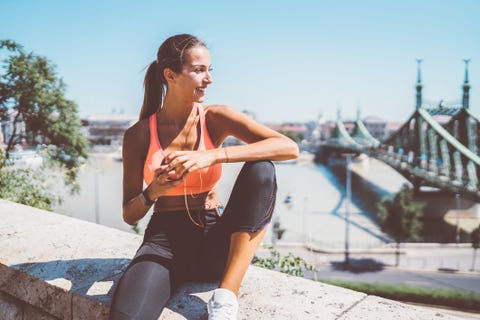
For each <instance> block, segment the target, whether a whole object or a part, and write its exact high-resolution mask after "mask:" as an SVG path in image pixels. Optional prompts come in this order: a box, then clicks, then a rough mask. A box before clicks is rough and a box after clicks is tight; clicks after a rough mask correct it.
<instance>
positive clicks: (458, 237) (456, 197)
mask: <svg viewBox="0 0 480 320" xmlns="http://www.w3.org/2000/svg"><path fill="white" fill-rule="evenodd" d="M455 200H456V201H455V202H456V206H457V210H455V242H456V243H457V244H458V243H459V242H460V225H459V211H460V201H461V199H460V193H456V194H455Z"/></svg>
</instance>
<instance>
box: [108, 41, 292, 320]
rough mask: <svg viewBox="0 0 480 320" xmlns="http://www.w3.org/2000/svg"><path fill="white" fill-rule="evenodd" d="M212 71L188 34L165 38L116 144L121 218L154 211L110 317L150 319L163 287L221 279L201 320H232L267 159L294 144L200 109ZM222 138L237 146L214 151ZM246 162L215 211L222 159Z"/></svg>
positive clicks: (230, 115) (264, 193)
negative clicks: (136, 111)
mask: <svg viewBox="0 0 480 320" xmlns="http://www.w3.org/2000/svg"><path fill="white" fill-rule="evenodd" d="M210 72H211V65H210V53H209V51H208V49H207V47H206V46H205V44H204V43H203V42H201V41H200V40H199V39H197V38H196V37H194V36H192V35H188V34H180V35H175V36H172V37H170V38H168V39H167V40H166V41H165V42H164V43H163V44H162V45H161V46H160V48H159V50H158V53H157V59H156V60H155V61H154V62H152V64H151V65H150V66H149V68H148V70H147V73H146V76H145V82H144V86H145V96H144V102H143V106H142V110H141V112H140V120H139V121H138V122H137V123H136V124H135V125H133V126H132V127H131V128H129V129H128V130H127V132H126V133H125V136H124V142H123V166H124V167H123V218H124V220H125V222H127V223H128V224H134V223H136V222H137V221H139V220H140V219H141V218H143V217H144V216H145V214H146V213H147V211H148V210H149V208H150V207H151V206H152V205H153V206H154V208H153V212H154V214H153V215H152V217H151V220H150V222H149V224H148V227H147V229H146V230H145V236H144V241H143V243H142V245H141V246H140V248H139V249H138V251H137V253H136V255H135V257H134V258H133V259H132V262H131V263H130V265H129V266H128V268H127V270H126V271H125V273H124V274H123V276H122V278H121V279H120V281H119V283H118V285H117V288H116V291H115V294H114V298H113V301H112V306H111V312H110V318H111V319H142V320H143V319H157V318H158V316H159V315H160V313H161V311H162V309H163V308H164V306H165V304H166V303H167V301H168V299H169V297H170V293H171V292H172V291H173V290H174V289H175V288H176V287H178V285H180V284H182V283H185V282H187V281H193V280H196V281H217V280H219V281H220V282H219V288H218V289H216V290H214V294H213V296H212V298H211V299H210V301H209V302H208V305H207V309H208V313H209V319H236V315H237V309H238V303H237V294H238V290H239V287H240V284H241V281H242V279H243V277H244V275H245V272H246V270H247V268H248V266H249V264H250V262H251V259H252V258H253V255H254V252H255V249H256V248H257V246H258V245H259V244H260V242H261V240H262V238H263V236H264V234H265V231H266V225H267V224H268V223H269V222H270V220H271V215H272V212H273V206H274V203H275V195H276V181H275V170H274V167H273V164H272V163H271V162H270V161H269V160H287V159H292V158H295V157H297V156H298V147H297V145H296V144H295V143H294V142H293V141H292V140H290V139H288V138H287V137H285V136H283V135H281V134H279V133H277V132H275V131H273V130H271V129H269V128H267V127H265V126H263V125H260V124H258V123H256V122H255V121H254V120H252V119H250V118H249V117H247V116H245V115H244V114H242V113H240V112H238V111H235V110H234V109H231V108H229V107H227V106H220V105H215V106H205V107H203V106H202V105H201V103H202V102H203V101H204V97H205V91H206V88H207V87H208V85H210V84H211V83H212V77H211V75H210ZM227 136H234V137H236V138H238V139H240V140H242V141H244V142H245V144H243V145H240V146H231V147H228V148H222V147H221V145H222V142H223V141H224V140H225V138H226V137H227ZM244 161H245V162H246V163H245V164H244V166H243V168H242V170H241V172H240V174H239V176H238V178H237V180H236V182H235V185H234V188H233V190H232V195H231V196H230V199H229V201H228V204H227V205H226V207H225V209H224V210H223V207H222V206H221V204H220V202H219V200H218V196H217V190H216V186H217V182H218V180H219V179H220V175H221V170H222V167H221V166H222V165H221V164H222V163H227V162H244ZM144 181H145V185H146V186H147V187H146V188H145V189H144V188H143V187H144Z"/></svg>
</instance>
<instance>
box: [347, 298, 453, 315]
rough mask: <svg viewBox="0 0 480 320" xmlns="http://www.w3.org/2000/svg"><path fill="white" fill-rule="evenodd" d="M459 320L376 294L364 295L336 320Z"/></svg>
mask: <svg viewBox="0 0 480 320" xmlns="http://www.w3.org/2000/svg"><path fill="white" fill-rule="evenodd" d="M426 319H428V320H460V319H458V318H457V317H454V316H450V315H447V314H445V313H442V312H437V311H433V310H427V309H423V308H415V307H413V306H411V305H407V304H404V303H401V302H396V301H393V300H388V299H384V298H380V297H376V296H368V297H365V299H363V300H362V301H360V302H359V303H358V304H356V305H355V306H354V307H353V308H351V309H349V310H348V312H347V313H345V314H343V315H342V316H341V317H339V318H338V320H426Z"/></svg>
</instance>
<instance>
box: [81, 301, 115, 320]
mask: <svg viewBox="0 0 480 320" xmlns="http://www.w3.org/2000/svg"><path fill="white" fill-rule="evenodd" d="M109 310H110V305H105V304H103V303H101V302H99V301H96V300H95V299H91V298H90V299H88V298H85V297H81V296H78V295H74V296H73V300H72V320H90V319H95V320H108V315H109Z"/></svg>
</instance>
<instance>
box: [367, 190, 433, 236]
mask: <svg viewBox="0 0 480 320" xmlns="http://www.w3.org/2000/svg"><path fill="white" fill-rule="evenodd" d="M424 206H425V204H424V203H422V202H418V201H415V199H414V193H413V190H412V189H410V188H409V187H408V185H406V184H404V185H403V186H402V188H401V189H400V191H399V192H397V193H396V194H395V195H394V197H393V199H389V198H384V199H382V200H381V201H380V202H379V203H378V204H377V209H378V216H379V219H380V226H381V228H382V230H383V231H384V232H387V233H388V234H390V235H391V236H392V237H393V239H394V240H395V241H396V242H397V243H401V242H404V241H407V240H408V241H417V240H420V232H421V230H422V227H423V223H422V220H421V219H422V217H423V208H424Z"/></svg>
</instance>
